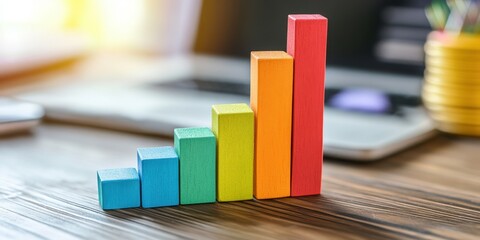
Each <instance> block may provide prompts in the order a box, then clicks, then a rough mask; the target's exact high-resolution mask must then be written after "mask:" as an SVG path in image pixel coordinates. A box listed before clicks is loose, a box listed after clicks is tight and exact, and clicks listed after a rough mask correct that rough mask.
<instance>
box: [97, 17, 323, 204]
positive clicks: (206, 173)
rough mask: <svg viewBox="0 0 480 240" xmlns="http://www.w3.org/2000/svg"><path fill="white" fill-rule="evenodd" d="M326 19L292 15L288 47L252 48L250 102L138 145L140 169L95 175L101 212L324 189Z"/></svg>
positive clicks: (220, 108)
mask: <svg viewBox="0 0 480 240" xmlns="http://www.w3.org/2000/svg"><path fill="white" fill-rule="evenodd" d="M327 23H328V20H327V19H326V18H325V17H323V16H321V15H315V14H296V15H289V16H288V29H287V49H286V52H284V51H254V52H252V53H251V69H250V78H251V79H250V81H251V89H250V90H251V91H250V106H249V105H247V104H245V103H239V104H218V105H213V106H212V125H211V128H207V127H201V128H198V127H196V128H177V129H175V130H174V147H170V146H166V147H150V148H138V149H137V169H138V172H137V170H136V169H135V168H121V169H107V170H99V171H98V172H97V181H98V199H99V203H100V206H101V208H102V209H104V210H112V209H122V208H133V207H140V206H142V207H143V208H155V207H167V206H176V205H179V204H182V205H188V204H201V203H213V202H216V201H218V202H229V201H243V200H251V199H253V197H255V198H256V199H271V198H281V197H296V196H306V195H317V194H320V193H321V181H322V165H323V108H324V106H323V101H324V85H325V63H326V43H327Z"/></svg>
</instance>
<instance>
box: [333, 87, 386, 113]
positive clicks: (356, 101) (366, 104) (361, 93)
mask: <svg viewBox="0 0 480 240" xmlns="http://www.w3.org/2000/svg"><path fill="white" fill-rule="evenodd" d="M329 105H331V106H332V107H335V108H338V109H344V110H353V111H359V112H371V113H384V112H386V111H388V110H389V109H390V107H391V104H390V100H389V99H388V97H387V95H386V94H385V93H383V92H381V91H378V90H374V89H363V88H353V89H346V90H343V91H341V92H339V93H338V94H336V95H335V96H333V97H332V98H331V99H330V101H329Z"/></svg>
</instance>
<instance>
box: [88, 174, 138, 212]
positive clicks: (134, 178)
mask: <svg viewBox="0 0 480 240" xmlns="http://www.w3.org/2000/svg"><path fill="white" fill-rule="evenodd" d="M97 181H98V199H99V202H100V206H101V207H102V209H104V210H112V209H120V208H134V207H140V179H139V177H138V173H137V170H136V169H135V168H120V169H105V170H98V171H97Z"/></svg>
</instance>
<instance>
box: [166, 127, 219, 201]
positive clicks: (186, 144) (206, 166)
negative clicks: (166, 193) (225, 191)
mask: <svg viewBox="0 0 480 240" xmlns="http://www.w3.org/2000/svg"><path fill="white" fill-rule="evenodd" d="M174 139H175V140H174V141H175V151H176V152H177V155H178V157H179V158H180V204H196V203H210V202H215V198H216V167H215V165H216V164H215V161H216V140H215V136H214V135H213V133H212V131H211V130H210V129H209V128H177V129H175V131H174Z"/></svg>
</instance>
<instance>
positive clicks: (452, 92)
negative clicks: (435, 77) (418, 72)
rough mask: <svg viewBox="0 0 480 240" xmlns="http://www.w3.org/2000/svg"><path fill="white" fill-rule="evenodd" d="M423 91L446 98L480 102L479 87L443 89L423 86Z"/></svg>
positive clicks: (432, 85) (434, 86) (428, 85)
mask: <svg viewBox="0 0 480 240" xmlns="http://www.w3.org/2000/svg"><path fill="white" fill-rule="evenodd" d="M423 91H426V92H428V93H430V94H438V95H440V96H443V97H447V98H465V99H471V100H475V101H477V100H478V101H480V87H472V88H468V87H461V85H458V86H454V87H444V86H441V85H436V84H428V83H427V84H424V85H423Z"/></svg>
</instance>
